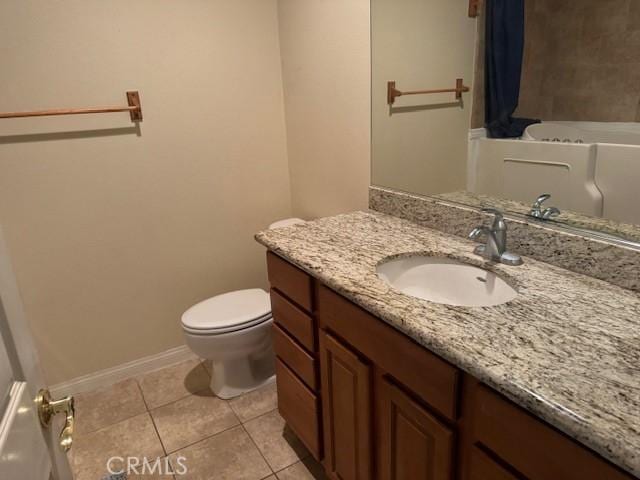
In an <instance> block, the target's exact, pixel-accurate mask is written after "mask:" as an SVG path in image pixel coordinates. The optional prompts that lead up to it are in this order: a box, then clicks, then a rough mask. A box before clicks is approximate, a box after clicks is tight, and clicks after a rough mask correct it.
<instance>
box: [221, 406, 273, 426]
mask: <svg viewBox="0 0 640 480" xmlns="http://www.w3.org/2000/svg"><path fill="white" fill-rule="evenodd" d="M231 410H233V407H232V408H231ZM277 411H278V407H276V408H272V409H271V410H269V411H268V412H264V413H261V414H260V415H256V416H255V417H251V418H250V419H248V420H245V421H244V422H243V421H240V423H242V425H244V424H245V423H249V422H253V421H254V420H257V419H259V418H262V417H264V416H266V415H269V414H270V413H273V412H277Z"/></svg>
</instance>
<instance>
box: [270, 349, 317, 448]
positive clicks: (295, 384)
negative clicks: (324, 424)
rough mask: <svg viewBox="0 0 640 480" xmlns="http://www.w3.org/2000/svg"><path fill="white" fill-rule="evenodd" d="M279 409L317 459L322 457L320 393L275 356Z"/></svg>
mask: <svg viewBox="0 0 640 480" xmlns="http://www.w3.org/2000/svg"><path fill="white" fill-rule="evenodd" d="M276 382H277V388H278V411H279V412H280V415H282V418H284V419H285V421H286V422H287V425H289V427H290V428H291V430H293V432H294V433H295V434H296V435H297V436H298V438H300V440H302V443H304V444H305V446H306V447H307V448H308V449H309V451H310V452H311V454H312V455H313V456H314V458H315V459H316V460H320V458H322V456H321V455H322V446H321V443H320V407H319V402H318V397H316V395H315V394H314V393H313V392H311V391H310V390H309V389H308V388H307V387H306V386H305V385H304V383H302V382H301V381H300V380H299V379H298V377H296V376H295V375H294V373H293V372H292V371H291V370H289V368H288V367H287V366H286V365H285V364H284V363H282V361H280V360H279V359H276Z"/></svg>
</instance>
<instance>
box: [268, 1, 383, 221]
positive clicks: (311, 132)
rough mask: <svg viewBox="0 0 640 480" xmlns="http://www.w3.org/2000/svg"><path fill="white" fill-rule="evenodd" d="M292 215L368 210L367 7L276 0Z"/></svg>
mask: <svg viewBox="0 0 640 480" xmlns="http://www.w3.org/2000/svg"><path fill="white" fill-rule="evenodd" d="M278 7H279V8H278V10H279V19H280V42H281V51H282V71H283V79H284V92H285V108H286V119H287V137H288V153H289V170H290V172H291V196H292V203H293V207H294V214H295V215H297V216H301V217H303V218H312V217H319V216H325V215H332V214H335V213H340V212H346V211H350V210H357V209H364V208H367V203H368V199H367V196H368V186H369V180H370V174H369V172H370V134H369V130H370V100H369V99H370V92H369V85H370V56H369V50H370V45H369V0H304V1H303V0H279V2H278Z"/></svg>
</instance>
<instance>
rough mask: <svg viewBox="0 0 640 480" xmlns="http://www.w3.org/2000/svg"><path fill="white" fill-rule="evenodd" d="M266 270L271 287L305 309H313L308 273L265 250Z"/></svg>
mask: <svg viewBox="0 0 640 480" xmlns="http://www.w3.org/2000/svg"><path fill="white" fill-rule="evenodd" d="M267 272H268V275H269V283H270V284H271V286H272V287H273V288H276V289H278V290H279V291H280V292H282V293H284V294H285V295H286V296H287V297H288V298H290V299H291V300H293V301H294V302H295V303H297V304H298V305H300V306H301V307H302V308H304V309H305V310H306V311H308V312H311V311H313V302H312V297H313V295H312V288H313V280H312V278H311V277H310V276H309V275H307V274H306V273H304V272H303V271H302V270H300V269H299V268H297V267H294V266H293V265H291V264H290V263H289V262H287V261H286V260H283V259H282V258H280V257H278V256H277V255H275V254H273V253H271V252H267Z"/></svg>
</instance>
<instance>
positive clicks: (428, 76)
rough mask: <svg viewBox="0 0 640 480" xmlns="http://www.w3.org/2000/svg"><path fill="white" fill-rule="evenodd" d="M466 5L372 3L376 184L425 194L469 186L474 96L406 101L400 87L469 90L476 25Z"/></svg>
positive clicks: (399, 0) (443, 0)
mask: <svg viewBox="0 0 640 480" xmlns="http://www.w3.org/2000/svg"><path fill="white" fill-rule="evenodd" d="M468 6H469V4H468V2H466V1H463V0H455V1H451V0H431V1H429V2H425V1H419V0H373V1H372V12H371V17H372V42H373V56H372V65H373V87H372V88H373V104H372V107H373V108H372V115H373V119H372V120H373V151H372V170H373V174H372V183H373V184H374V185H380V186H385V187H391V188H396V189H400V190H404V191H408V192H414V193H421V194H435V193H442V192H448V191H452V190H459V189H463V188H464V187H465V186H466V164H467V138H468V131H469V122H470V112H471V103H472V102H471V99H472V92H470V93H465V94H463V100H462V102H456V101H455V96H454V94H453V93H443V94H436V95H428V96H425V95H420V96H412V97H401V98H399V99H397V100H396V103H395V105H394V108H393V109H391V110H390V109H389V106H388V105H387V81H390V80H395V81H396V82H397V88H398V89H400V90H423V89H440V88H453V87H454V86H455V81H456V78H462V79H464V81H465V83H466V85H470V86H472V85H471V83H472V77H473V59H474V49H475V47H474V46H475V32H476V20H475V19H472V18H469V17H468Z"/></svg>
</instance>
